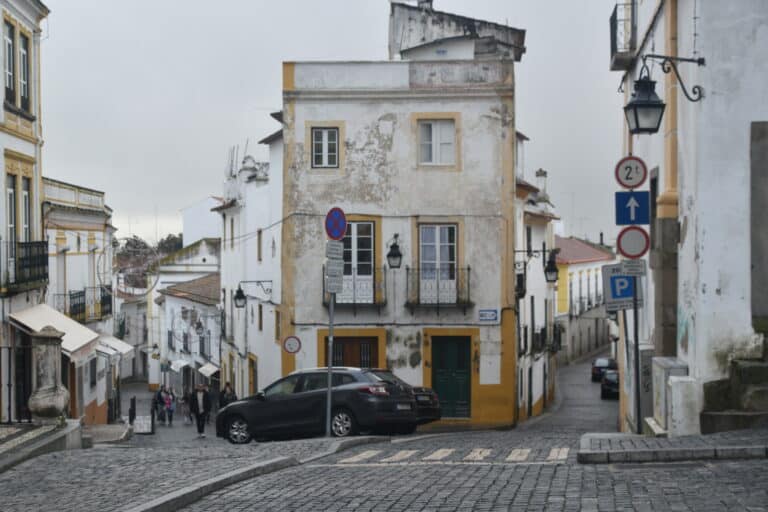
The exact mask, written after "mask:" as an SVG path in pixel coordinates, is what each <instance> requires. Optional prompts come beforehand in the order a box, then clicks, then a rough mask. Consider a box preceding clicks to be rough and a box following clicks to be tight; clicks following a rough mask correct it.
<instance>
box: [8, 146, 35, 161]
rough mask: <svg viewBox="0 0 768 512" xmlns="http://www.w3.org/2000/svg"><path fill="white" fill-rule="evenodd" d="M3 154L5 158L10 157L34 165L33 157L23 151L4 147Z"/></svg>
mask: <svg viewBox="0 0 768 512" xmlns="http://www.w3.org/2000/svg"><path fill="white" fill-rule="evenodd" d="M3 155H5V158H12V159H14V160H20V161H22V162H26V163H28V164H32V165H34V164H35V162H36V160H35V157H33V156H29V155H25V154H24V153H19V152H18V151H14V150H12V149H8V148H6V149H5V150H3Z"/></svg>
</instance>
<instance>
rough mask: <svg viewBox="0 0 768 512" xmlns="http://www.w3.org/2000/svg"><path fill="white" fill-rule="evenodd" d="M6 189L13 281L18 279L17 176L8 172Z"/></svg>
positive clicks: (9, 255)
mask: <svg viewBox="0 0 768 512" xmlns="http://www.w3.org/2000/svg"><path fill="white" fill-rule="evenodd" d="M5 189H6V194H7V196H6V205H5V207H6V218H7V219H8V242H9V243H8V271H9V272H13V275H12V276H8V277H9V280H10V281H11V282H14V281H15V279H16V275H15V269H16V265H15V260H16V240H17V235H16V176H14V175H13V174H8V175H7V176H6V178H5Z"/></svg>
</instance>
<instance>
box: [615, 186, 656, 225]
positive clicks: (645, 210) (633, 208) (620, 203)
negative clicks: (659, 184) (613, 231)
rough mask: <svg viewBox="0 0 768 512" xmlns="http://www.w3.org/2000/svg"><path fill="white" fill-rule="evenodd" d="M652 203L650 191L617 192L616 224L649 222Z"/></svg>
mask: <svg viewBox="0 0 768 512" xmlns="http://www.w3.org/2000/svg"><path fill="white" fill-rule="evenodd" d="M650 203H651V194H650V192H648V191H644V192H640V191H633V192H616V225H617V226H630V225H638V224H641V225H642V224H649V223H650V220H651V219H650Z"/></svg>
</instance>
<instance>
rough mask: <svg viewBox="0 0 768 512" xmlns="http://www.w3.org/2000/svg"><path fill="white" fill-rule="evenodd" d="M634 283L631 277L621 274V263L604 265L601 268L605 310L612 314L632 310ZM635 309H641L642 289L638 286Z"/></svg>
mask: <svg viewBox="0 0 768 512" xmlns="http://www.w3.org/2000/svg"><path fill="white" fill-rule="evenodd" d="M634 282H635V280H634V279H632V276H628V275H626V274H624V273H623V266H622V264H621V263H619V264H617V265H605V266H604V267H603V296H604V297H605V310H606V311H609V312H613V311H621V310H622V309H632V308H633V307H634V299H633V295H634V292H635V289H634ZM638 284H639V281H638ZM637 307H639V308H640V307H643V289H642V287H640V286H638V287H637Z"/></svg>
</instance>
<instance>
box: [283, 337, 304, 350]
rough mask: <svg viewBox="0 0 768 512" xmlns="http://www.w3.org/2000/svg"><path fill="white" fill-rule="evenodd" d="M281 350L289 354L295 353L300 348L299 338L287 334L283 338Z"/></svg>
mask: <svg viewBox="0 0 768 512" xmlns="http://www.w3.org/2000/svg"><path fill="white" fill-rule="evenodd" d="M283 350H285V351H286V352H288V353H289V354H295V353H296V352H298V351H299V350H301V340H300V339H299V338H297V337H296V336H287V337H286V338H285V339H284V340H283Z"/></svg>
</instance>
